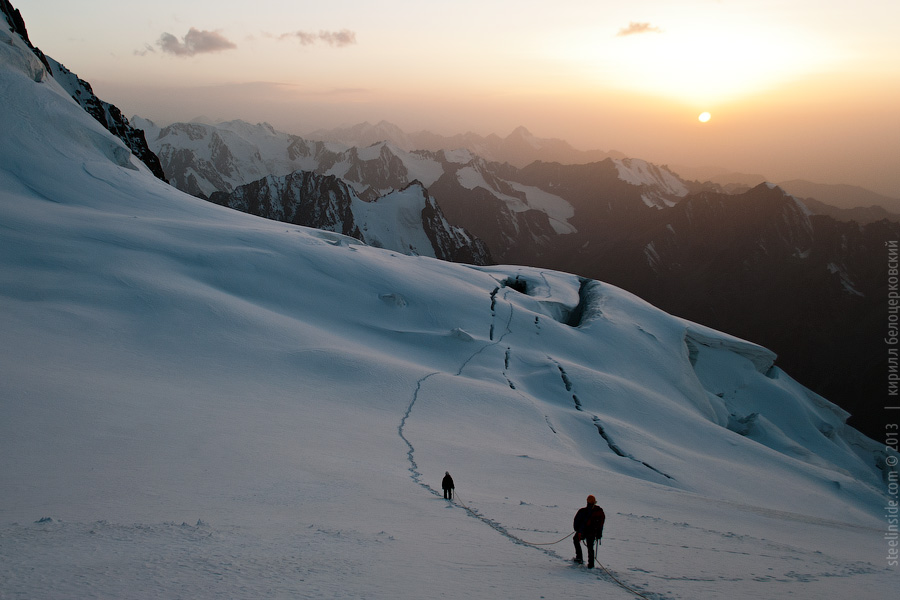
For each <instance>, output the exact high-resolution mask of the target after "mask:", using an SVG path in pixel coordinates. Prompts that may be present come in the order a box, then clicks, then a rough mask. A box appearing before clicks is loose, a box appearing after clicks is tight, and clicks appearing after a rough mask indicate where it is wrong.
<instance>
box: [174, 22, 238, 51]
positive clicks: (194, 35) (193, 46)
mask: <svg viewBox="0 0 900 600" xmlns="http://www.w3.org/2000/svg"><path fill="white" fill-rule="evenodd" d="M156 45H157V46H159V48H160V50H162V51H163V52H165V53H167V54H172V55H174V56H195V55H197V54H205V53H209V52H221V51H222V50H231V49H233V48H237V45H235V44H234V43H233V42H231V41H230V40H229V39H228V38H226V37H225V36H223V35H222V34H221V33H219V32H218V31H200V30H198V29H195V28H193V27H191V29H190V30H189V31H188V32H187V35H185V36H184V38H183V39H182V40H180V41H179V39H178V38H177V37H175V36H174V35H172V34H171V33H164V34H162V35H161V36H160V37H159V41H157V42H156Z"/></svg>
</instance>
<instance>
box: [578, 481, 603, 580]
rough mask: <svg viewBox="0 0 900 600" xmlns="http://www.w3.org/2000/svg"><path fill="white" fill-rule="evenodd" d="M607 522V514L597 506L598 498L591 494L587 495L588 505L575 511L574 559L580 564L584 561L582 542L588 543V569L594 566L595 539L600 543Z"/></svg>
mask: <svg viewBox="0 0 900 600" xmlns="http://www.w3.org/2000/svg"><path fill="white" fill-rule="evenodd" d="M604 523H606V514H605V513H604V512H603V509H602V508H600V507H599V506H597V499H596V498H594V495H593V494H591V495H590V496H588V497H587V506H585V507H582V508H579V509H578V512H577V513H575V521H574V522H573V524H572V528H573V529H574V530H575V558H573V559H572V560H573V561H575V562H576V563H578V564H582V563H583V562H584V558H583V556H582V554H581V542H584V543H585V544H587V549H588V564H587V567H588V569H593V568H594V540H597V543H598V544H599V543H600V539H601V538H602V537H603V524H604Z"/></svg>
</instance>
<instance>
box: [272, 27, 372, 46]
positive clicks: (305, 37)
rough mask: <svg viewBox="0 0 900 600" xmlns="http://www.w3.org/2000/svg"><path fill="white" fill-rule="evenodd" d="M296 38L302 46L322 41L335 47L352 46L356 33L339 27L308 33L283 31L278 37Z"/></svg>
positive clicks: (354, 42)
mask: <svg viewBox="0 0 900 600" xmlns="http://www.w3.org/2000/svg"><path fill="white" fill-rule="evenodd" d="M287 38H297V39H298V40H299V41H300V44H302V45H303V46H312V45H313V44H318V43H319V42H322V43H324V44H328V45H329V46H335V47H336V48H343V47H345V46H352V45H354V44H356V33H355V32H353V31H350V30H349V29H341V30H340V31H320V32H318V33H310V32H308V31H292V32H290V33H283V34H281V35H280V36H279V38H278V39H281V40H283V39H287Z"/></svg>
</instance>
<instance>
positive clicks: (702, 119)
mask: <svg viewBox="0 0 900 600" xmlns="http://www.w3.org/2000/svg"><path fill="white" fill-rule="evenodd" d="M711 118H712V115H711V114H709V113H708V112H702V113H700V116H699V117H697V119H698V120H699V121H700V122H701V123H706V122H707V121H709V120H710V119H711Z"/></svg>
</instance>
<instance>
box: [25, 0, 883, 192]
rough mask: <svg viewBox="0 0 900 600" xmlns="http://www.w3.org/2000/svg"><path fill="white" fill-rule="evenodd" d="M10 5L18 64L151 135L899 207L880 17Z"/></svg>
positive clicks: (777, 0)
mask: <svg viewBox="0 0 900 600" xmlns="http://www.w3.org/2000/svg"><path fill="white" fill-rule="evenodd" d="M13 5H14V6H15V7H16V8H18V9H20V10H21V12H22V15H23V17H24V19H25V23H26V26H27V27H28V31H29V35H30V37H31V41H32V42H33V43H34V44H35V45H36V46H38V47H40V48H41V49H42V50H43V51H44V52H46V53H47V54H49V55H50V56H52V57H54V58H55V59H57V60H59V61H60V62H62V63H63V64H65V65H66V66H67V67H68V68H69V69H71V70H72V71H73V72H75V73H77V74H78V75H79V76H80V77H81V78H83V79H86V80H87V81H89V82H90V83H91V84H92V85H93V87H94V91H95V92H96V93H97V94H98V95H99V96H100V97H101V98H103V99H104V100H107V101H109V102H112V103H113V104H116V105H118V106H119V108H121V109H122V111H123V112H124V113H125V114H126V115H129V116H130V115H132V114H139V115H141V116H143V117H147V118H150V119H153V120H155V121H157V122H159V123H161V124H166V123H168V122H171V121H181V120H190V119H192V118H194V117H198V116H206V117H209V118H213V119H234V118H240V119H244V120H247V121H251V122H259V121H268V122H269V123H271V124H273V125H274V126H275V127H276V128H278V129H281V130H283V131H288V132H290V133H297V134H303V133H307V132H309V131H312V130H314V129H317V128H321V127H333V126H337V125H346V124H354V123H358V122H362V121H370V122H373V123H375V122H377V121H380V120H382V119H386V120H388V121H391V122H393V123H395V124H397V125H399V126H400V127H402V128H403V129H405V130H407V131H418V130H421V129H429V130H432V131H435V132H437V133H443V134H453V133H462V132H465V131H474V132H477V133H481V134H488V133H497V134H498V135H501V136H505V135H508V134H509V132H510V131H512V130H513V129H514V128H515V127H517V126H519V125H524V126H526V127H527V128H528V129H530V130H531V131H532V133H534V134H535V135H537V136H539V137H559V138H563V139H566V140H568V141H569V142H570V143H572V144H573V145H575V146H576V147H579V148H582V149H593V148H596V149H601V150H611V149H615V150H620V151H622V152H625V153H627V154H629V155H632V156H636V157H640V158H645V159H648V160H651V161H654V162H658V163H667V164H673V165H692V166H704V165H718V166H723V167H726V168H730V169H733V170H738V171H743V172H751V173H761V174H763V175H765V176H766V177H768V178H769V179H770V180H773V181H780V180H785V179H792V178H805V179H811V180H814V181H820V182H824V183H853V184H857V185H863V186H865V187H868V188H869V189H872V190H875V191H878V192H881V193H884V194H888V195H891V196H894V197H900V42H898V33H900V25H898V23H900V1H898V0H855V1H853V2H848V1H847V0H718V1H717V0H643V1H642V0H632V1H628V2H624V1H622V0H615V1H603V0H554V1H552V2H550V1H546V0H541V1H532V0H477V1H475V0H457V1H455V2H433V1H429V0H415V1H413V0H382V1H380V2H376V1H372V0H328V1H327V2H323V1H321V0H316V1H314V2H303V1H296V0H295V1H267V0H255V1H242V2H230V1H222V0H218V1H212V0H191V1H187V2H186V1H184V0H177V1H175V0H157V1H155V2H146V0H139V1H136V0H117V1H115V2H114V1H112V0H80V1H79V2H72V1H71V0H65V1H63V0H13ZM704 111H708V112H709V113H711V115H712V118H711V119H710V120H709V121H708V122H706V123H702V122H700V121H699V120H698V118H697V117H698V115H699V114H700V113H702V112H704Z"/></svg>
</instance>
